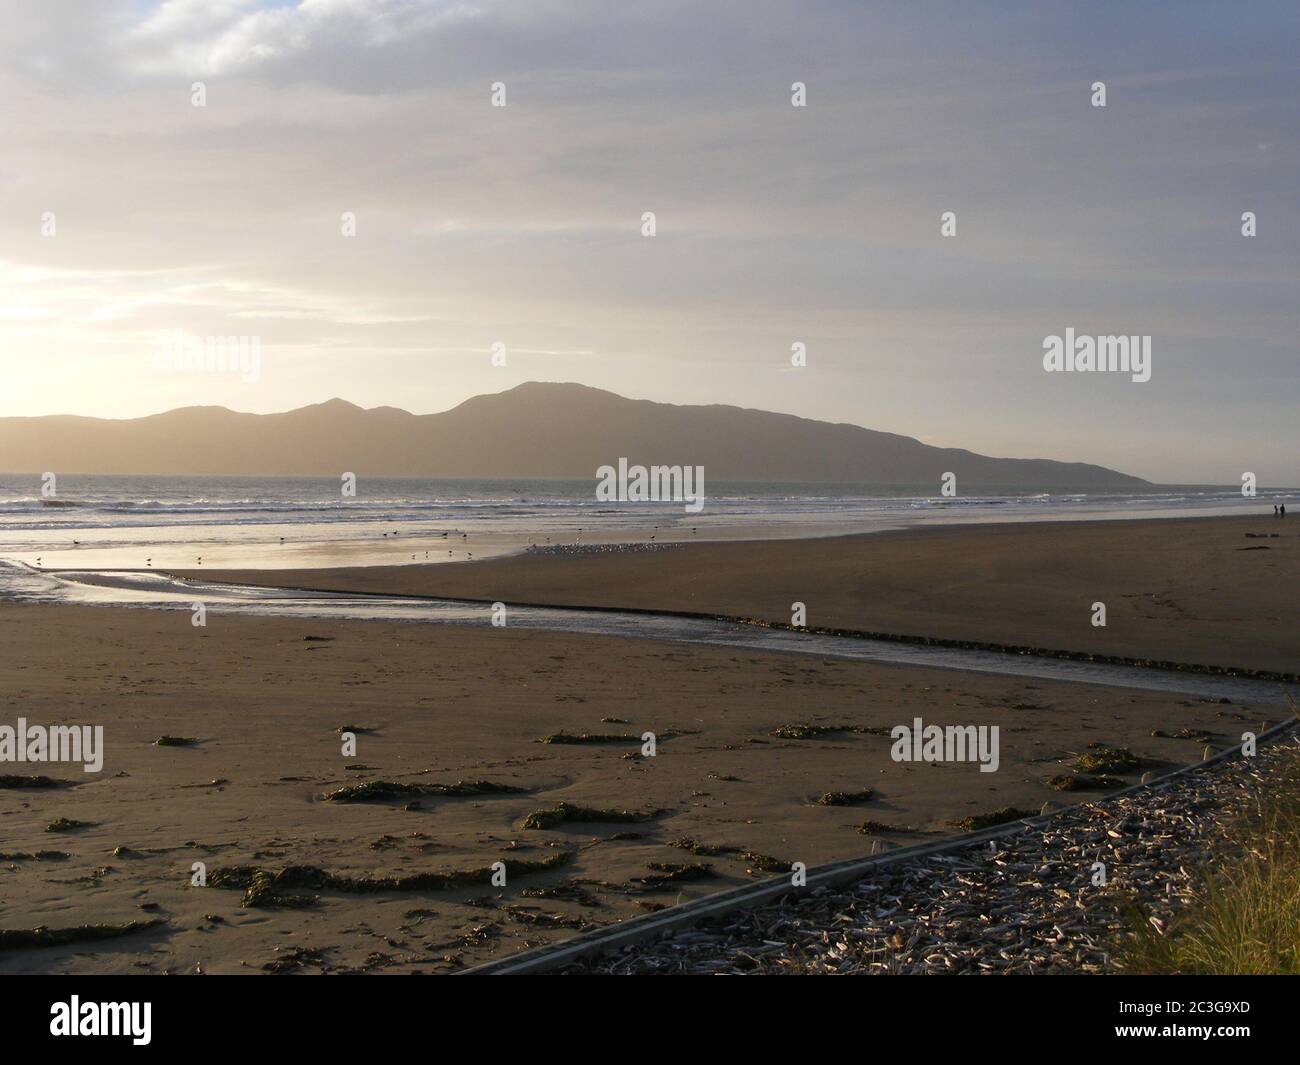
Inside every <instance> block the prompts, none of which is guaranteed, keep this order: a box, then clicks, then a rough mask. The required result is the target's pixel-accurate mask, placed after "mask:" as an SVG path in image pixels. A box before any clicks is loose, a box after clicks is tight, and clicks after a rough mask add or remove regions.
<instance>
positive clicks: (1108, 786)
mask: <svg viewBox="0 0 1300 1065" xmlns="http://www.w3.org/2000/svg"><path fill="white" fill-rule="evenodd" d="M1047 786H1048V787H1049V788H1055V789H1056V790H1057V791H1114V790H1115V789H1117V788H1122V787H1123V786H1124V781H1122V780H1120V779H1119V777H1108V776H1101V775H1092V774H1089V773H1067V774H1065V775H1063V776H1059V777H1052V778H1051V779H1050V780H1049V781H1048V782H1047Z"/></svg>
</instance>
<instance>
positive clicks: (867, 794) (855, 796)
mask: <svg viewBox="0 0 1300 1065" xmlns="http://www.w3.org/2000/svg"><path fill="white" fill-rule="evenodd" d="M875 797H876V792H875V790H874V789H873V788H863V789H862V790H861V791H828V792H825V793H823V794H822V795H821V796H819V797H818V799H817V805H818V806H856V805H857V804H858V803H862V802H870V801H871V800H872V799H874V798H875Z"/></svg>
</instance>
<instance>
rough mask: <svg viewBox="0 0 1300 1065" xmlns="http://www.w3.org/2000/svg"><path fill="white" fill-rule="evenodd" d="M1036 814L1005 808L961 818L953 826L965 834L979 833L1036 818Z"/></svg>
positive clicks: (953, 822) (1009, 807)
mask: <svg viewBox="0 0 1300 1065" xmlns="http://www.w3.org/2000/svg"><path fill="white" fill-rule="evenodd" d="M1034 816H1035V814H1034V813H1033V812H1032V811H1030V810H1018V809H1016V807H1014V806H1004V807H1003V808H1002V809H1001V810H994V811H992V812H991V813H987V814H972V815H971V816H970V817H961V818H958V819H957V820H956V821H952V822H951V824H952V825H953V827H955V828H960V829H961V830H962V831H963V832H978V831H979V830H980V829H981V828H992V827H993V826H994V825H1005V824H1008V823H1010V822H1011V821H1020V820H1023V819H1024V818H1026V817H1034Z"/></svg>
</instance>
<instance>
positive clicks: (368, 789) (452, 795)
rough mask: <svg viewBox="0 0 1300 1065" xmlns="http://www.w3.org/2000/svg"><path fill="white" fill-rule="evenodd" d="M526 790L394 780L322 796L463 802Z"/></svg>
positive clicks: (464, 782)
mask: <svg viewBox="0 0 1300 1065" xmlns="http://www.w3.org/2000/svg"><path fill="white" fill-rule="evenodd" d="M522 791H524V789H523V788H517V787H515V786H514V785H512V784H496V783H494V782H492V781H490V780H458V781H456V783H455V784H402V783H399V782H398V781H394V780H367V781H365V782H364V783H361V784H347V785H344V786H343V787H341V788H335V789H334V790H333V791H328V792H326V793H325V794H324V795H322V796H321V798H322V799H324V800H325V801H326V802H389V801H391V800H393V799H410V798H414V797H417V796H423V795H437V796H441V797H443V798H448V799H460V798H465V797H467V796H473V795H517V794H519V793H521V792H522Z"/></svg>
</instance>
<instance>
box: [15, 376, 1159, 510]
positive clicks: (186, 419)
mask: <svg viewBox="0 0 1300 1065" xmlns="http://www.w3.org/2000/svg"><path fill="white" fill-rule="evenodd" d="M620 457H626V458H628V460H629V461H630V462H634V463H639V464H642V465H647V466H648V465H652V464H656V465H692V466H703V467H704V468H705V473H706V475H707V476H708V477H709V478H710V479H711V480H715V481H716V480H727V481H789V482H805V483H869V484H882V485H884V484H924V483H928V482H934V483H935V484H936V485H937V484H938V481H939V479H940V477H941V476H942V475H943V474H944V473H947V472H953V473H955V474H956V475H957V486H958V492H959V493H960V492H961V491H962V487H963V485H967V486H969V485H981V484H985V485H995V484H996V485H1000V486H1005V487H1039V486H1044V487H1046V486H1050V487H1058V488H1068V487H1079V488H1082V487H1101V486H1106V487H1140V486H1146V485H1149V483H1150V482H1148V481H1145V480H1143V479H1142V478H1139V477H1133V476H1131V475H1128V474H1124V473H1120V472H1118V471H1116V470H1111V469H1108V468H1106V467H1103V466H1097V465H1094V464H1091V463H1083V462H1060V461H1057V460H1053V459H1033V458H1002V457H994V456H988V455H980V454H978V453H976V452H973V451H969V450H966V449H964V448H945V447H935V446H932V445H929V444H924V443H922V442H921V441H919V440H916V439H915V438H913V437H909V436H903V435H901V434H899V433H889V432H882V431H880V430H876V429H868V428H866V427H864V426H859V425H853V424H851V423H848V422H822V421H815V420H812V419H808V418H801V417H799V416H798V415H794V414H782V413H778V412H775V411H765V410H760V409H756V408H750V407H737V406H734V405H731V404H720V403H714V404H707V405H690V404H675V403H658V402H655V401H652V400H644V399H629V398H627V397H624V396H620V395H618V394H617V393H615V392H610V391H607V390H605V389H600V388H593V387H591V386H589V385H580V384H575V383H572V382H543V381H528V382H524V383H523V384H520V385H516V386H514V387H513V388H510V389H507V390H506V391H504V392H497V393H487V394H482V395H478V396H471V397H470V398H468V399H466V400H464V401H463V402H461V403H459V404H457V405H456V406H454V407H452V408H450V409H449V410H446V411H442V412H439V413H436V414H414V413H412V412H410V411H406V410H403V409H401V408H398V407H392V406H379V407H370V408H365V407H360V406H358V405H357V404H355V403H351V402H350V401H348V400H345V399H342V398H339V397H334V398H332V399H329V400H326V401H325V402H323V403H314V404H309V405H307V406H304V407H298V408H296V409H294V410H290V411H282V412H278V413H273V414H250V413H246V412H240V411H234V410H231V409H230V408H228V407H223V406H214V405H196V406H189V407H178V408H175V409H173V410H170V411H163V412H161V413H159V414H153V415H147V416H144V417H141V418H129V419H102V418H90V417H84V416H79V415H46V416H41V417H26V418H21V417H20V418H0V470H4V471H5V472H13V473H38V472H44V471H46V470H53V471H56V472H57V471H62V472H65V473H101V474H122V475H125V474H154V475H168V474H173V475H183V476H202V475H214V476H240V475H244V476H248V475H255V476H293V475H299V476H325V475H338V474H340V473H342V472H345V471H346V472H354V473H357V474H358V475H369V476H410V477H445V478H450V477H503V478H539V479H540V478H556V479H572V478H586V477H593V476H594V475H595V470H596V469H597V467H599V466H602V465H606V464H611V463H615V462H617V460H618V459H619V458H620Z"/></svg>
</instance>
